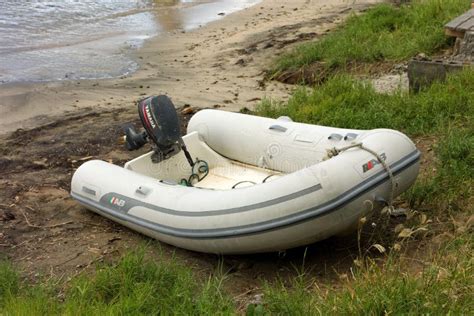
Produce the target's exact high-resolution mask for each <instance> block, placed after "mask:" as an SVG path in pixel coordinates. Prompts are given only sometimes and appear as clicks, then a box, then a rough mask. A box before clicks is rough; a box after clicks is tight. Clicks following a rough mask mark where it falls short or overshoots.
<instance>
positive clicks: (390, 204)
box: [327, 143, 395, 214]
mask: <svg viewBox="0 0 474 316" xmlns="http://www.w3.org/2000/svg"><path fill="white" fill-rule="evenodd" d="M351 148H360V149H362V150H365V151H367V152H368V153H370V154H372V155H373V156H374V157H375V158H377V160H378V161H379V162H380V164H381V165H382V166H383V167H384V169H385V171H387V173H388V176H389V178H390V184H391V190H390V196H389V199H388V202H387V207H388V213H389V214H391V213H392V211H393V209H394V208H393V196H394V195H395V178H394V176H393V173H392V170H391V169H390V167H389V165H388V164H387V163H386V162H385V160H384V159H382V157H380V155H379V154H377V152H375V151H373V150H372V149H370V148H367V147H365V146H364V145H363V144H362V143H355V144H352V145H349V146H345V147H341V148H336V147H334V148H332V149H328V150H327V152H328V157H329V158H332V157H334V156H337V155H339V154H340V153H341V152H343V151H346V150H348V149H351Z"/></svg>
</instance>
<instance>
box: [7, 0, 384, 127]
mask: <svg viewBox="0 0 474 316" xmlns="http://www.w3.org/2000/svg"><path fill="white" fill-rule="evenodd" d="M373 2H376V1H374V0H367V1H347V0H327V1H309V0H293V1H286V2H285V3H284V4H282V2H281V1H276V0H264V1H263V2H261V3H260V4H258V5H256V6H253V7H250V8H248V9H244V10H242V11H239V12H236V13H233V14H231V15H229V16H227V17H225V18H224V19H221V20H219V21H216V22H212V23H210V24H207V25H206V26H203V27H201V28H198V29H196V30H193V31H189V32H187V31H171V32H168V33H167V34H164V35H160V36H157V37H155V38H153V39H151V40H149V41H148V42H147V43H146V44H145V45H144V47H143V48H141V49H140V50H139V51H138V52H137V56H136V57H137V59H138V60H139V62H140V69H139V70H138V71H137V72H135V73H134V74H132V75H130V76H126V77H121V78H116V79H104V80H78V81H61V82H50V83H37V84H7V85H1V86H0V133H5V132H9V131H13V130H15V129H18V128H31V127H35V126H40V125H42V124H45V123H48V122H52V121H55V120H61V118H62V116H63V115H66V114H71V113H79V112H81V113H82V112H84V111H86V112H87V111H90V110H94V111H97V110H100V109H110V108H128V107H133V106H134V102H135V101H136V100H137V99H139V98H141V97H143V96H144V95H151V94H161V93H164V94H168V95H169V96H170V97H171V98H172V99H173V101H174V102H175V104H176V105H177V106H183V105H185V104H189V105H191V106H194V107H200V108H202V107H220V108H222V109H226V110H231V111H234V110H239V109H240V108H243V107H248V108H251V107H253V106H254V105H255V104H256V103H257V102H259V101H260V100H261V99H262V98H265V97H269V98H278V99H285V98H287V97H288V95H289V93H290V91H291V90H292V88H293V87H292V86H288V85H283V84H279V83H275V82H264V81H263V78H264V71H265V69H266V68H267V67H268V66H269V62H270V61H271V60H272V59H273V58H275V57H276V56H277V55H278V54H280V53H281V52H282V51H283V50H285V49H288V48H289V47H291V46H292V45H294V44H295V43H297V42H301V41H304V40H311V39H315V38H318V37H319V36H321V35H323V34H325V33H326V32H328V31H329V30H330V29H332V28H333V27H334V26H335V25H337V23H339V22H340V21H341V20H342V19H343V18H344V17H345V16H347V15H348V14H351V9H355V10H359V9H362V8H364V7H365V6H366V5H367V4H368V3H373ZM162 14H163V13H162ZM173 23H179V21H174V22H173V21H168V25H170V28H171V25H172V24H173ZM173 27H176V26H173Z"/></svg>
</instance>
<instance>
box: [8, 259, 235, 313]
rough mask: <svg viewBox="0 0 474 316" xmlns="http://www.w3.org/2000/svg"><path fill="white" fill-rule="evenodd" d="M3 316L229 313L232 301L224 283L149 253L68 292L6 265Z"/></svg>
mask: <svg viewBox="0 0 474 316" xmlns="http://www.w3.org/2000/svg"><path fill="white" fill-rule="evenodd" d="M0 282H1V283H0V294H1V296H0V314H2V315H3V314H6V315H157V314H163V315H171V314H173V315H191V314H192V315H228V314H233V312H234V305H233V303H232V301H231V300H230V299H229V298H228V297H227V296H226V295H224V294H223V293H222V292H221V283H222V279H220V278H209V279H208V280H207V281H206V282H203V284H201V283H199V282H198V281H197V280H196V278H195V276H194V275H193V273H192V271H191V269H190V268H188V267H185V266H184V265H182V264H180V263H178V262H176V261H174V260H172V261H171V262H170V261H152V260H150V259H146V258H145V255H144V250H140V251H135V252H131V253H129V254H127V255H125V256H124V257H123V258H122V259H121V260H120V261H119V262H118V263H117V264H115V265H102V266H98V269H97V271H96V273H95V274H94V275H93V276H92V277H91V276H90V275H86V274H83V275H81V276H79V277H77V278H75V279H73V280H72V281H71V282H69V285H68V287H67V289H65V290H63V289H61V288H60V287H59V286H58V285H54V284H52V283H48V282H46V283H41V284H39V285H36V286H29V285H28V284H27V282H21V280H20V277H19V275H18V273H17V272H16V271H15V270H14V269H13V268H12V267H11V266H10V265H8V264H7V263H2V264H1V265H0Z"/></svg>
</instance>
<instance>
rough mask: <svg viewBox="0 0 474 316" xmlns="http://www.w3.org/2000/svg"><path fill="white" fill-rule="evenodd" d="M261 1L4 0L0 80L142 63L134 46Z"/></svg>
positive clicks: (88, 73)
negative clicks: (164, 33) (138, 60)
mask: <svg viewBox="0 0 474 316" xmlns="http://www.w3.org/2000/svg"><path fill="white" fill-rule="evenodd" d="M257 2H258V0H214V1H212V0H208V1H203V0H161V1H160V0H129V1H125V0H120V1H119V0H115V1H114V0H55V1H27V0H0V83H11V82H32V81H52V80H71V79H92V78H109V77H118V76H121V75H126V74H129V73H131V72H133V71H135V70H137V69H138V64H137V62H136V61H135V60H134V59H133V54H132V52H133V50H135V49H137V48H139V47H140V46H141V45H142V44H143V42H144V41H145V40H146V39H147V38H150V37H152V36H155V35H157V34H159V33H160V32H167V31H172V30H175V29H184V30H190V29H193V28H196V27H199V26H201V25H203V24H205V23H208V22H211V21H213V20H216V19H218V18H221V16H219V15H218V13H220V12H225V13H227V14H228V13H231V12H233V11H236V10H239V9H242V8H245V7H248V6H250V5H253V4H255V3H257Z"/></svg>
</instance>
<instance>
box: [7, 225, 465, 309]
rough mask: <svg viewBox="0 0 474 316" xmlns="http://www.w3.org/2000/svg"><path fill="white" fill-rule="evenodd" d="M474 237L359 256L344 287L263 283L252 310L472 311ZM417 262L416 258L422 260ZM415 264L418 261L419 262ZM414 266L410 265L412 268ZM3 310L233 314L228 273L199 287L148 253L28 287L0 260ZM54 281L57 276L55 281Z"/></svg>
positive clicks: (185, 272)
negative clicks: (432, 250) (428, 252)
mask: <svg viewBox="0 0 474 316" xmlns="http://www.w3.org/2000/svg"><path fill="white" fill-rule="evenodd" d="M473 241H474V239H473V236H472V232H469V231H468V232H466V231H464V232H463V233H460V234H457V236H456V238H454V239H452V240H451V241H449V242H448V243H447V244H444V245H443V247H442V248H441V250H439V251H438V252H437V253H436V255H435V256H434V257H433V258H430V260H429V261H424V262H422V263H418V267H417V268H416V269H414V268H413V262H412V261H411V259H410V258H407V257H405V256H403V255H398V254H394V253H392V254H390V255H389V257H388V259H387V260H385V261H384V263H380V262H377V261H375V260H372V259H370V258H368V259H365V260H358V263H357V264H356V265H355V266H354V269H351V271H352V273H351V274H350V275H346V274H343V275H340V278H341V280H342V284H339V288H337V289H333V288H327V287H326V286H319V285H318V283H317V280H315V279H311V278H309V277H307V275H306V274H305V272H306V271H305V270H304V269H302V270H301V271H300V274H299V275H298V276H297V277H296V278H294V280H293V281H292V282H291V283H289V284H285V283H284V282H279V283H277V284H269V283H266V284H265V285H264V287H263V301H262V302H261V303H259V304H258V305H254V304H250V305H248V306H247V308H246V314H247V315H382V314H383V315H386V314H395V315H401V314H403V315H405V314H406V315H420V314H431V315H446V314H450V315H462V314H466V315H467V314H470V313H471V312H472V310H474V301H472V294H473V291H474V258H473V257H472V253H473V251H474V243H473ZM418 261H419V260H418ZM415 262H416V261H415ZM410 266H411V267H412V268H411V270H412V271H409V270H410V269H407V267H410ZM0 281H1V283H0V294H1V296H0V314H1V315H157V314H162V315H235V314H237V312H238V310H237V309H236V307H235V306H234V305H233V302H232V301H231V299H230V298H229V297H228V296H226V295H225V294H224V293H223V292H222V282H223V278H210V279H208V281H207V282H204V283H203V284H200V283H199V282H198V281H196V278H195V276H194V275H193V273H192V271H191V269H190V268H189V267H186V266H183V265H181V264H179V263H177V262H175V261H172V262H163V261H151V260H149V259H146V258H145V256H144V252H143V250H141V251H135V252H131V253H129V254H127V255H125V256H124V257H123V258H122V259H121V260H120V261H119V262H118V263H117V264H115V265H100V266H98V268H97V271H96V273H95V274H94V275H93V276H91V275H87V274H82V275H80V276H79V277H76V278H74V279H73V280H72V281H70V282H69V283H68V284H67V285H66V286H67V288H66V289H64V288H63V286H64V285H63V286H60V285H58V284H57V283H56V284H55V283H53V282H52V281H49V282H48V281H45V282H43V283H40V284H37V285H34V286H29V285H28V283H27V282H26V281H22V280H21V278H20V276H19V274H18V273H17V272H16V271H15V270H14V268H13V267H12V266H11V265H9V264H8V263H5V262H2V263H1V264H0ZM53 281H54V280H53Z"/></svg>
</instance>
